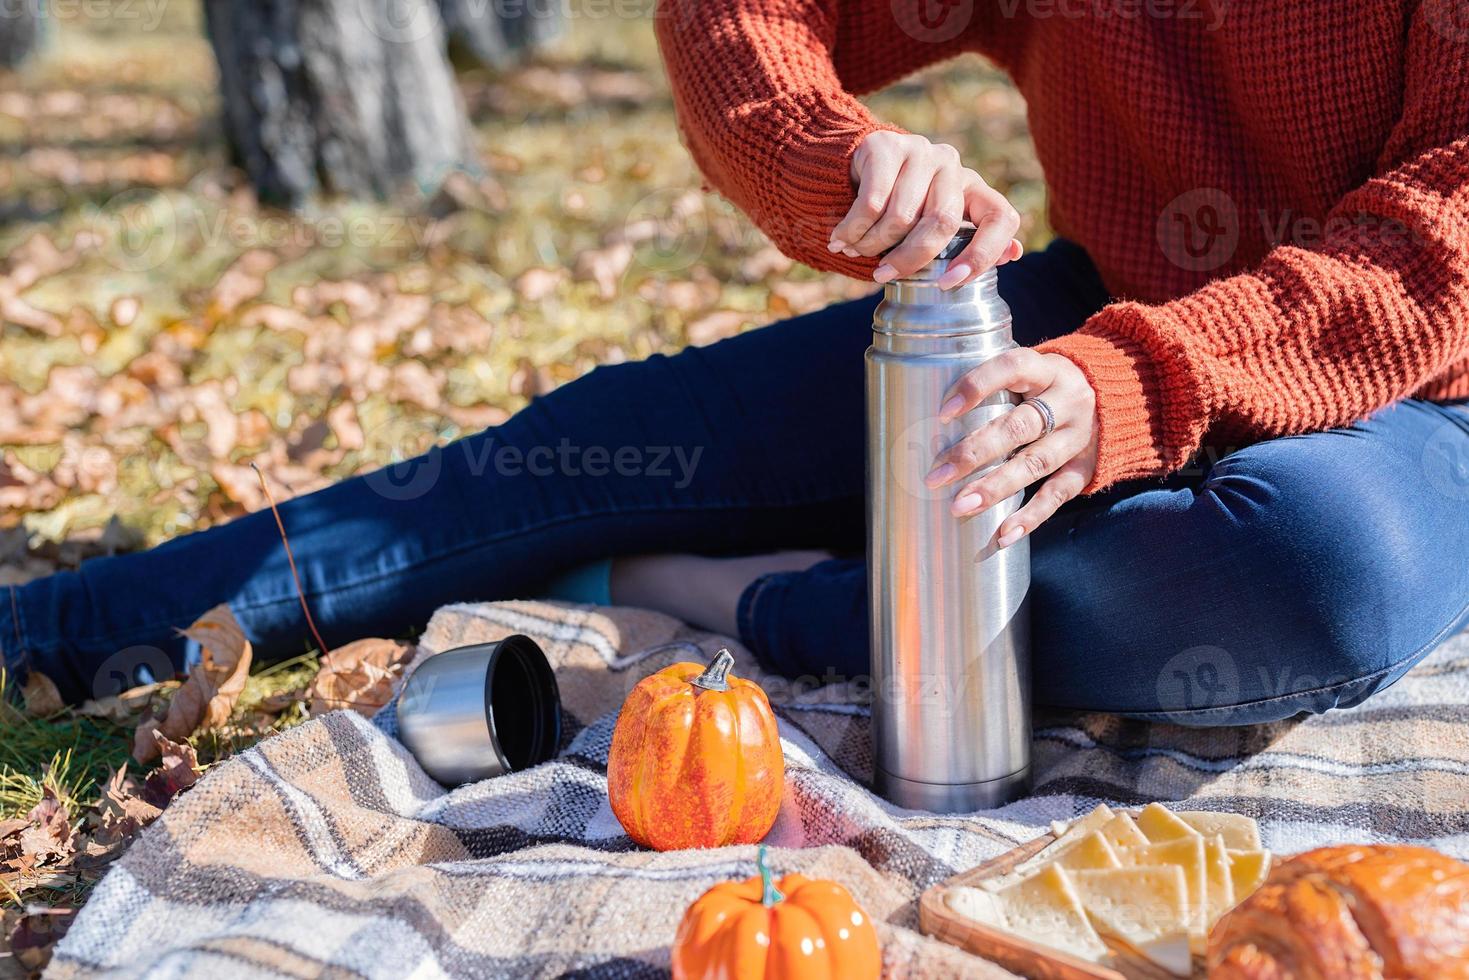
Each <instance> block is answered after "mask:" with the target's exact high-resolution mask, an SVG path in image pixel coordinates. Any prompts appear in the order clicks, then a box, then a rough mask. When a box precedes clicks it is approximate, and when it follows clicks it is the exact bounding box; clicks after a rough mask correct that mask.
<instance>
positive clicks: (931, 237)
mask: <svg viewBox="0 0 1469 980" xmlns="http://www.w3.org/2000/svg"><path fill="white" fill-rule="evenodd" d="M963 189H964V177H963V175H962V174H961V173H960V172H959V171H957V170H955V169H952V168H950V169H940V170H939V171H937V172H936V173H935V174H934V177H933V182H932V183H931V184H930V185H929V188H928V196H927V197H926V198H925V199H924V201H923V206H922V211H923V213H922V216H921V217H920V218H919V219H918V222H917V223H916V224H914V225H913V226H912V228H911V229H907V230H906V234H903V235H899V236H898V238H899V240H900V241H901V244H899V245H898V246H897V247H896V248H894V249H893V250H892V251H890V252H888V253H887V254H886V255H884V256H883V258H882V264H881V265H879V266H878V267H877V271H876V272H874V273H873V276H872V278H873V279H875V280H876V281H877V282H889V281H891V280H893V279H896V278H898V277H900V276H909V275H912V274H913V273H915V272H917V271H918V270H919V269H922V268H923V267H924V266H926V265H928V263H930V262H932V261H933V259H934V256H936V255H938V254H939V253H940V252H942V251H943V250H944V246H946V245H948V244H949V242H950V241H951V240H952V239H953V237H954V233H955V232H957V231H958V230H959V225H960V224H961V223H962V222H963V220H964V194H963Z"/></svg>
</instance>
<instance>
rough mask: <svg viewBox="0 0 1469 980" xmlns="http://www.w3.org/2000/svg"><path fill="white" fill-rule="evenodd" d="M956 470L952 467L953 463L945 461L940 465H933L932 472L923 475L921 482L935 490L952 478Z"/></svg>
mask: <svg viewBox="0 0 1469 980" xmlns="http://www.w3.org/2000/svg"><path fill="white" fill-rule="evenodd" d="M957 472H958V470H956V469H954V464H953V463H945V464H944V465H942V466H936V467H934V469H933V472H931V473H929V474H928V476H925V477H924V478H923V482H924V483H926V484H928V489H930V490H937V489H938V488H939V487H941V486H943V485H944V484H945V483H948V482H949V481H950V480H952V479H953V478H954V474H955V473H957Z"/></svg>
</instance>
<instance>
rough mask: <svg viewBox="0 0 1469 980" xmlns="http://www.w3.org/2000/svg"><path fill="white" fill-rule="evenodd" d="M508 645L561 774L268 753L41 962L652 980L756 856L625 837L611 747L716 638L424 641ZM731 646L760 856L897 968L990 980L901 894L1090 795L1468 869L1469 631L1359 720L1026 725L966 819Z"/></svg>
mask: <svg viewBox="0 0 1469 980" xmlns="http://www.w3.org/2000/svg"><path fill="white" fill-rule="evenodd" d="M511 633H525V634H527V635H529V636H531V637H533V638H535V639H536V640H537V641H538V642H540V643H541V645H542V646H543V647H544V648H545V650H546V652H547V654H548V655H549V656H550V658H551V660H552V662H553V663H554V664H555V666H556V669H557V676H558V681H559V683H560V687H561V694H562V698H563V701H564V704H565V707H566V709H567V712H568V714H569V718H568V725H567V730H566V732H565V733H564V741H563V746H562V751H561V753H560V755H559V756H558V758H557V759H555V760H554V761H553V762H550V763H547V764H545V765H542V766H538V767H536V768H534V769H532V770H528V771H525V772H521V773H514V774H511V775H507V776H502V777H500V778H497V779H490V780H486V781H484V782H480V783H476V784H472V785H469V786H465V787H461V788H459V789H457V790H454V791H452V792H450V791H446V790H445V789H444V788H443V787H441V786H439V785H438V784H437V783H435V782H433V781H432V780H431V779H429V778H428V777H427V776H426V775H425V774H424V773H423V771H422V770H421V769H419V768H418V766H417V764H416V763H415V762H414V761H413V759H412V757H411V756H410V755H409V754H408V753H407V751H406V750H405V749H404V748H403V747H402V746H401V745H400V744H399V743H398V742H397V741H396V740H395V739H394V738H393V737H392V735H393V732H394V729H395V719H394V717H393V715H392V711H391V709H388V710H387V711H386V712H385V713H384V714H382V715H379V717H378V718H377V719H375V720H372V721H369V720H366V719H364V718H362V717H360V716H358V715H355V714H352V713H350V712H345V711H339V712H334V713H332V714H329V715H326V716H324V717H322V718H319V719H317V720H313V721H311V722H309V723H307V724H305V725H303V726H301V727H299V728H297V729H295V730H293V731H290V732H287V733H285V734H283V735H279V736H276V737H273V738H270V739H268V740H266V741H265V742H263V743H261V744H260V745H258V746H257V747H255V748H253V749H251V750H249V751H247V752H244V753H242V754H241V755H239V756H237V757H235V758H233V759H231V760H230V761H228V762H225V763H224V764H222V765H220V766H217V767H215V768H214V769H213V770H211V771H210V772H209V773H208V774H207V775H206V776H205V777H204V778H203V779H202V780H201V781H200V783H199V784H198V786H197V787H195V788H194V789H193V790H192V791H191V792H190V793H188V794H187V795H185V796H184V797H182V798H181V799H180V800H178V801H177V803H176V804H175V805H174V806H172V807H171V808H170V809H169V810H168V811H167V812H166V813H165V814H164V816H163V818H162V819H160V820H159V821H158V822H157V823H155V824H154V825H153V826H151V827H150V828H148V830H147V831H146V832H144V833H143V834H142V835H141V837H140V838H139V839H138V840H137V841H136V842H135V843H134V844H133V846H132V847H131V849H130V850H129V851H128V853H127V854H126V855H125V856H124V857H123V858H122V859H121V861H119V863H118V864H117V865H116V866H115V867H114V869H113V870H112V871H111V872H110V873H109V874H108V875H107V876H106V878H104V879H103V881H102V882H101V883H100V884H99V886H98V887H97V889H96V891H95V892H94V894H93V896H92V898H91V900H90V901H89V903H88V904H87V905H86V907H85V908H83V910H82V911H81V913H80V914H79V916H78V918H77V921H76V923H75V924H74V925H73V927H72V929H71V931H70V933H69V934H68V935H67V936H66V938H65V939H64V940H63V942H62V943H61V944H60V946H59V947H58V949H57V953H56V956H55V959H54V960H53V962H52V965H51V967H50V968H49V971H48V973H47V975H48V976H52V977H63V978H71V977H78V978H79V977H91V976H97V975H101V974H103V973H108V975H115V976H123V977H131V976H165V975H166V976H185V975H187V976H196V975H197V976H211V975H213V976H231V977H234V976H251V977H298V976H303V975H323V974H326V975H349V974H350V975H360V976H364V977H384V978H390V977H391V978H400V977H410V976H411V977H415V978H429V977H444V976H476V977H500V976H503V977H512V976H513V977H529V976H561V975H567V974H570V975H581V974H583V973H585V974H586V975H593V976H606V977H643V976H648V977H656V976H664V975H666V974H667V971H668V965H669V944H670V942H671V941H672V939H673V935H674V932H675V929H676V928H677V924H678V921H679V918H680V916H681V914H682V912H683V910H684V908H685V907H686V906H687V905H688V904H689V902H691V901H692V900H693V899H694V898H695V897H697V896H698V895H699V894H700V893H701V892H703V891H704V890H705V889H706V888H708V887H709V886H710V885H712V884H714V883H715V882H718V881H724V880H727V879H730V878H740V877H745V876H748V875H751V874H753V873H754V870H755V868H754V857H755V849H754V848H753V847H729V848H722V849H717V850H707V851H682V852H671V853H665V854H658V853H652V852H649V851H645V850H642V849H640V848H638V847H636V846H635V845H633V844H632V842H631V841H629V840H628V838H627V837H626V836H624V835H623V833H622V831H621V828H620V827H619V825H618V823H617V820H616V819H615V818H614V817H613V815H612V812H611V810H610V808H609V806H608V802H607V786H606V775H605V774H606V763H607V749H608V745H609V743H610V741H611V735H612V728H613V724H614V722H615V719H616V712H617V708H618V706H619V705H620V704H621V702H622V699H623V697H624V696H625V695H626V693H627V692H628V691H629V690H631V688H632V686H633V685H634V684H635V683H636V682H637V680H638V679H640V678H641V677H643V676H645V675H646V674H648V673H650V672H651V671H653V670H656V669H659V668H661V667H664V666H666V665H667V664H669V663H673V662H676V661H679V660H691V659H708V658H709V657H710V656H712V655H713V653H714V652H715V651H716V650H717V649H718V648H719V647H720V646H722V645H725V644H726V643H727V641H725V640H723V639H721V638H719V637H715V636H712V635H709V634H704V633H699V632H696V631H693V630H690V629H689V628H687V627H685V626H683V625H681V624H679V623H676V622H674V621H673V620H671V619H668V618H667V617H663V616H660V615H657V614H655V613H650V612H644V611H639V610H630V609H605V608H593V607H586V606H568V605H559V604H552V603H544V602H506V603H493V604H482V605H463V606H451V607H448V608H445V609H443V610H440V611H439V613H438V614H437V615H436V616H435V617H434V619H433V621H432V623H431V624H430V626H429V628H428V630H427V632H426V633H425V635H424V637H423V638H422V643H421V645H422V647H423V648H424V649H425V650H426V651H430V652H431V651H435V650H446V649H449V648H452V647H455V646H460V645H463V644H467V643H477V642H483V641H487V640H492V639H497V638H499V637H502V636H506V635H509V634H511ZM731 649H732V650H733V651H734V652H735V654H736V659H737V663H736V668H735V669H736V672H737V673H740V674H743V675H744V676H749V677H753V678H756V679H758V680H760V681H761V682H762V683H764V684H766V685H767V690H768V692H769V693H770V694H771V699H772V701H773V702H774V703H775V704H776V711H777V714H778V716H779V719H780V726H781V735H782V738H783V745H784V749H785V756H786V765H787V775H786V789H785V797H784V799H783V801H782V805H781V812H780V817H779V819H778V821H777V822H776V825H775V827H774V829H773V830H772V831H771V833H770V835H769V837H768V838H767V842H768V844H769V845H770V854H771V859H772V863H773V865H774V867H775V869H776V871H777V873H781V874H784V873H788V872H792V871H801V872H803V873H805V874H808V875H817V876H822V877H827V878H832V879H835V880H838V881H840V882H842V883H843V884H845V885H846V886H847V887H848V888H849V889H850V890H851V891H852V892H853V894H854V895H855V897H856V898H857V900H858V901H859V902H860V903H861V904H862V905H863V906H864V907H865V908H866V909H867V910H868V912H869V914H870V915H872V916H873V917H874V919H875V920H876V921H877V923H878V926H879V935H880V938H881V940H882V943H883V951H884V952H883V955H884V965H885V968H886V973H887V974H888V975H890V976H924V977H928V976H966V977H986V976H991V977H1003V976H1008V975H1009V974H1007V973H1005V972H1004V971H1003V970H1000V969H999V968H998V967H995V966H992V965H990V964H988V963H986V962H984V961H981V960H979V959H977V958H974V957H972V956H969V955H968V954H966V953H963V952H961V951H959V950H957V949H954V948H951V947H948V946H945V945H944V944H942V943H939V942H936V941H934V940H931V939H928V938H926V937H924V936H922V935H921V934H919V932H918V931H917V899H918V896H919V895H920V893H921V892H922V890H923V889H924V888H925V887H927V886H929V885H931V884H934V883H935V882H938V881H941V880H942V879H944V878H946V877H948V876H949V875H951V874H953V873H955V872H956V871H959V870H961V869H964V868H968V867H970V866H972V865H974V864H976V863H978V862H980V861H983V860H985V859H986V858H989V857H992V856H994V855H996V854H998V853H1000V852H1002V851H1005V850H1007V849H1009V848H1011V847H1013V846H1015V845H1016V844H1017V843H1019V842H1021V841H1024V840H1026V839H1028V838H1030V837H1033V836H1034V835H1036V834H1037V833H1039V832H1041V831H1042V830H1044V829H1045V828H1046V827H1047V825H1048V824H1049V822H1050V821H1052V820H1057V819H1068V818H1071V817H1075V816H1076V815H1078V814H1081V813H1084V812H1086V811H1088V810H1090V809H1091V808H1092V807H1093V806H1095V805H1096V804H1097V803H1099V802H1103V801H1106V802H1109V803H1112V804H1124V805H1130V804H1140V803H1143V802H1145V801H1150V800H1163V801H1165V802H1171V803H1177V804H1186V805H1187V806H1189V807H1192V808H1195V809H1228V810H1233V811H1236V812H1239V813H1245V814H1248V815H1250V816H1252V817H1255V818H1257V819H1258V820H1259V821H1260V823H1261V826H1262V829H1263V831H1264V834H1265V836H1266V842H1267V844H1268V846H1270V847H1271V848H1272V849H1274V850H1276V851H1277V852H1293V851H1299V850H1303V849H1305V848H1309V847H1312V846H1316V845H1320V844H1325V843H1330V842H1341V841H1407V842H1413V843H1425V844H1428V845H1431V846H1434V847H1437V848H1439V849H1441V850H1443V851H1446V852H1448V853H1450V854H1453V855H1455V856H1459V857H1466V856H1469V739H1466V738H1465V737H1464V732H1465V727H1464V726H1465V722H1466V721H1469V634H1466V635H1465V636H1461V637H1459V638H1457V639H1455V640H1452V641H1450V642H1449V643H1447V644H1446V645H1444V646H1443V647H1442V648H1440V649H1439V650H1438V651H1436V652H1435V653H1434V654H1432V655H1431V656H1430V657H1429V658H1428V659H1427V660H1425V661H1424V662H1423V663H1422V664H1420V665H1419V666H1418V667H1417V668H1416V669H1414V670H1413V671H1412V672H1411V673H1409V674H1408V676H1407V677H1406V678H1405V679H1404V680H1402V681H1401V682H1399V683H1398V684H1397V685H1396V686H1394V687H1392V688H1390V689H1389V690H1387V691H1385V692H1383V693H1381V694H1379V695H1378V696H1376V697H1375V698H1373V699H1372V700H1370V701H1368V702H1367V703H1366V704H1365V705H1363V706H1361V707H1358V708H1355V709H1351V710H1345V711H1338V712H1332V713H1329V714H1326V715H1321V716H1316V717H1311V718H1308V719H1305V720H1300V721H1292V722H1283V723H1279V724H1274V725H1267V726H1259V727H1252V728H1232V729H1186V728H1178V727H1173V726H1168V725H1156V724H1145V723H1142V722H1136V721H1126V720H1121V719H1118V718H1115V717H1110V716H1105V715H1046V714H1042V715H1041V716H1040V717H1039V718H1037V724H1036V730H1035V765H1036V770H1035V773H1036V783H1035V792H1034V794H1033V795H1032V796H1030V797H1029V798H1027V799H1025V800H1023V801H1020V802H1018V803H1015V804H1013V805H1011V806H1008V807H1005V808H1004V809H1000V810H995V811H991V812H986V813H981V814H978V815H971V816H934V815H931V814H925V813H916V812H911V811H904V810H899V809H896V808H894V807H892V806H890V805H888V804H887V803H885V802H884V801H882V800H881V799H879V798H877V797H875V796H873V795H872V793H870V792H869V791H868V790H867V789H866V788H865V786H864V785H863V781H864V780H865V779H866V778H867V775H868V773H869V771H870V768H871V761H872V750H871V743H870V739H869V732H868V713H867V708H866V706H865V704H864V703H863V696H862V693H863V692H862V691H861V690H860V689H858V688H857V687H856V686H855V685H847V684H838V685H828V686H825V687H819V688H796V687H793V686H792V685H790V684H789V683H785V682H782V681H780V679H778V678H767V677H763V676H762V675H761V673H760V671H759V669H758V668H757V666H756V664H755V662H754V660H753V658H752V657H751V656H750V655H749V654H748V653H747V652H746V651H744V650H741V649H739V648H737V647H731Z"/></svg>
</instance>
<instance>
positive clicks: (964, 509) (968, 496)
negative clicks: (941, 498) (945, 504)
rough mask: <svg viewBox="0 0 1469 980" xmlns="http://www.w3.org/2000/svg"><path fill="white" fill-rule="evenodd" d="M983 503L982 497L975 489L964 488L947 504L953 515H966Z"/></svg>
mask: <svg viewBox="0 0 1469 980" xmlns="http://www.w3.org/2000/svg"><path fill="white" fill-rule="evenodd" d="M983 503H984V498H983V497H981V496H980V495H979V493H978V492H977V491H974V490H966V491H964V492H963V493H961V494H960V495H959V496H957V497H955V498H954V502H953V504H951V505H950V506H949V511H950V513H952V514H953V515H954V516H955V517H968V516H969V515H970V514H972V513H974V512H975V511H977V510H979V508H980V506H981V505H982V504H983Z"/></svg>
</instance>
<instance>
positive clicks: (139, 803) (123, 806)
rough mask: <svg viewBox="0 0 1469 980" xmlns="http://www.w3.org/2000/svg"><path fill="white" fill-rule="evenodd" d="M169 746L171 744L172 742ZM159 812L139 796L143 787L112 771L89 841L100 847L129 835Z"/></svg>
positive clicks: (160, 810)
mask: <svg viewBox="0 0 1469 980" xmlns="http://www.w3.org/2000/svg"><path fill="white" fill-rule="evenodd" d="M169 744H170V745H172V744H174V743H172V742H170V743H169ZM162 812H163V809H162V807H159V806H155V805H154V804H152V803H150V802H148V801H147V800H146V799H144V797H143V784H142V783H141V782H139V781H138V780H137V779H136V778H134V777H133V776H131V775H129V774H128V771H127V770H126V769H114V770H113V772H112V775H111V776H110V777H108V780H107V784H106V785H105V786H104V788H103V790H102V799H101V800H99V801H98V803H97V808H96V816H95V821H96V824H97V830H96V831H95V832H94V833H93V835H92V836H93V839H94V840H97V841H99V842H100V843H102V844H104V845H108V844H111V843H113V842H114V841H116V840H121V839H124V838H127V837H130V836H132V835H133V834H135V833H137V832H138V831H139V830H141V829H142V828H144V827H146V826H147V825H148V824H150V823H152V822H153V821H154V820H155V819H157V817H158V815H159V814H160V813H162Z"/></svg>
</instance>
